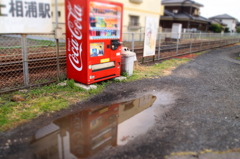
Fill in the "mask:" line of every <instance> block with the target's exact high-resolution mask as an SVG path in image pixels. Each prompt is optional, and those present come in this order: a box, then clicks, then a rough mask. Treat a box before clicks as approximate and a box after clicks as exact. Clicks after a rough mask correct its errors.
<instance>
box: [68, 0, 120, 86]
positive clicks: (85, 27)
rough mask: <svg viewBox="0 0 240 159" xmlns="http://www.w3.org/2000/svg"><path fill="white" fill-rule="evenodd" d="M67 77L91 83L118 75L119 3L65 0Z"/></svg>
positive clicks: (101, 0) (103, 0)
mask: <svg viewBox="0 0 240 159" xmlns="http://www.w3.org/2000/svg"><path fill="white" fill-rule="evenodd" d="M65 6H66V52H67V77H68V78H69V79H73V80H75V81H78V82H80V83H84V84H92V83H95V82H99V81H103V80H106V79H110V78H114V77H118V76H120V66H121V49H122V48H121V43H122V15H123V5H122V4H121V3H116V2H110V1H106V0H65Z"/></svg>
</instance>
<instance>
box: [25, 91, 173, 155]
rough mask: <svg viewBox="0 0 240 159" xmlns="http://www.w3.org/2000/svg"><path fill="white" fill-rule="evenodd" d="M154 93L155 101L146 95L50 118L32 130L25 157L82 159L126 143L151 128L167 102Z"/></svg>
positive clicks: (164, 98) (152, 97)
mask: <svg viewBox="0 0 240 159" xmlns="http://www.w3.org/2000/svg"><path fill="white" fill-rule="evenodd" d="M161 94H162V93H161ZM157 96H158V100H157V97H156V96H154V95H152V94H148V95H145V96H142V97H141V98H137V99H134V100H130V101H126V102H122V103H117V104H112V105H108V106H101V107H95V108H88V109H84V110H81V111H78V112H76V113H73V114H70V115H67V116H65V117H63V118H59V119H57V120H55V121H52V122H51V124H49V125H47V126H45V127H42V128H41V129H39V130H38V131H37V132H36V133H35V135H34V136H33V138H32V141H31V142H30V145H29V147H30V148H29V150H26V151H27V152H26V153H28V155H27V156H28V158H34V159H40V158H61V159H68V158H71V159H75V158H86V157H90V156H92V155H94V154H96V153H98V152H99V151H101V150H103V149H105V148H107V147H110V146H118V145H124V144H127V143H128V142H129V141H131V140H133V139H134V138H135V137H137V136H139V135H143V134H145V133H146V132H147V131H148V130H149V129H150V128H151V127H153V125H154V124H155V118H156V116H155V114H156V113H157V114H158V115H159V111H160V110H159V105H160V104H169V101H170V102H171V100H169V97H167V96H166V94H165V95H162V97H161V95H157ZM159 98H160V100H161V101H160V100H159ZM159 101H160V102H159ZM161 102H162V103H161Z"/></svg>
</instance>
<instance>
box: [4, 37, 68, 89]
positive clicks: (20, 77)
mask: <svg viewBox="0 0 240 159" xmlns="http://www.w3.org/2000/svg"><path fill="white" fill-rule="evenodd" d="M65 57H66V56H65V39H60V40H56V39H55V38H54V34H32V35H23V34H21V35H17V34H4V35H0V92H5V91H11V90H16V89H22V88H26V87H31V86H36V85H41V84H46V83H51V82H54V81H57V80H58V79H61V78H65V77H66V59H65Z"/></svg>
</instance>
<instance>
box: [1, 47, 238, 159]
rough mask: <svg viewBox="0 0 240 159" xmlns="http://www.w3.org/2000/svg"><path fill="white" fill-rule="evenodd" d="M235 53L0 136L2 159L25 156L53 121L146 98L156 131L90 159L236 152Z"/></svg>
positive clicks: (117, 86)
mask: <svg viewBox="0 0 240 159" xmlns="http://www.w3.org/2000/svg"><path fill="white" fill-rule="evenodd" d="M239 53H240V46H232V47H226V48H219V49H214V50H211V51H208V52H207V53H205V54H202V55H200V56H198V57H196V58H195V59H193V60H191V61H190V62H188V63H187V64H184V65H181V66H180V67H178V68H176V69H175V70H174V71H173V72H172V74H171V75H169V76H165V77H158V78H154V79H143V80H139V81H134V82H128V83H125V82H121V83H114V84H111V85H109V86H108V87H107V88H106V89H105V91H104V92H103V93H101V94H99V95H97V96H94V97H93V98H91V99H89V100H88V101H84V102H83V103H79V104H78V105H76V106H72V107H71V108H69V109H68V110H64V111H61V112H57V113H55V114H54V115H51V116H47V115H46V116H43V117H40V118H39V119H35V120H33V121H32V122H31V123H28V124H25V125H23V126H20V127H18V128H17V129H15V130H12V131H9V132H6V133H1V134H0V141H1V144H0V145H1V147H0V148H1V149H0V150H1V151H0V156H1V157H3V158H19V157H18V156H19V155H20V154H21V153H22V152H23V151H26V148H27V146H26V144H25V143H26V142H29V141H30V137H29V136H31V135H32V134H33V133H34V132H35V131H36V130H37V129H39V128H41V127H42V126H44V125H46V124H47V123H48V122H49V121H51V120H54V119H57V118H59V117H62V116H65V115H67V114H68V113H71V112H74V111H76V110H78V109H80V108H86V107H93V106H94V105H99V104H100V105H104V104H113V103H117V102H121V101H126V100H131V99H136V98H138V97H140V96H142V95H146V94H153V95H155V96H156V97H157V101H158V102H157V103H156V104H158V105H159V108H158V109H157V110H156V112H155V114H154V120H155V123H154V126H152V127H151V128H148V130H146V131H145V133H144V134H142V135H139V136H137V137H135V138H134V139H133V140H130V141H129V142H128V143H127V144H126V145H123V146H116V147H108V148H106V149H105V150H103V151H101V152H98V153H97V154H95V155H94V156H92V157H90V158H93V159H113V158H114V159H130V158H134V159H155V158H156V159H161V158H164V157H165V156H169V155H170V154H172V153H175V154H181V152H194V155H190V157H189V158H194V159H195V158H196V159H198V158H199V155H198V152H203V151H205V150H211V151H231V150H236V149H238V150H239V148H240V61H238V60H235V59H234V57H235V56H238V54H239ZM142 129H145V127H144V126H142ZM8 140H11V141H13V142H14V143H12V145H11V146H10V148H9V146H8V145H6V142H7V141H8ZM15 140H16V141H15ZM238 152H239V151H238ZM196 153H197V155H196ZM8 156H11V157H8ZM1 157H0V158H1ZM237 157H238V154H237ZM177 158H180V157H177ZM239 158H240V156H239Z"/></svg>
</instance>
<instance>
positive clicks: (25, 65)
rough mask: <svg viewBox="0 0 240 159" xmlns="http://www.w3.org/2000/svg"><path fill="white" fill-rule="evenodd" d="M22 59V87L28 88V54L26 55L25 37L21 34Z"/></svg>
mask: <svg viewBox="0 0 240 159" xmlns="http://www.w3.org/2000/svg"><path fill="white" fill-rule="evenodd" d="M22 58H23V79H24V86H25V87H28V86H29V70H28V53H27V35H26V34H22Z"/></svg>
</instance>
